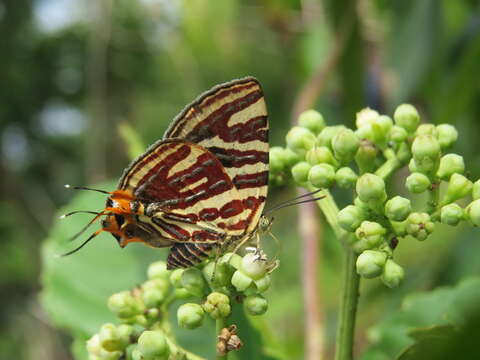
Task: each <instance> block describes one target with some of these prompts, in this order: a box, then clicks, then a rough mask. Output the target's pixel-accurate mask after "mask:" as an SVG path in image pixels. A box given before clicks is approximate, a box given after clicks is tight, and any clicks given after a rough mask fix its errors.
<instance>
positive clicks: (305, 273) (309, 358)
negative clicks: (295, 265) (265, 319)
mask: <svg viewBox="0 0 480 360" xmlns="http://www.w3.org/2000/svg"><path fill="white" fill-rule="evenodd" d="M315 210H316V208H315V205H314V204H313V203H306V204H304V206H301V207H300V210H299V229H300V235H301V237H302V240H303V254H302V258H303V261H302V266H303V269H302V277H303V301H304V306H305V313H306V314H307V316H306V319H305V359H306V360H318V359H321V358H322V357H323V356H322V354H323V353H324V352H325V344H324V338H325V334H324V332H325V331H324V327H323V325H322V324H323V319H322V318H323V316H322V312H321V311H320V309H321V307H322V306H321V300H320V296H319V294H320V291H319V289H318V278H317V271H318V265H319V258H320V254H319V248H320V247H319V237H320V236H321V228H320V226H319V224H318V221H317V216H316V211H315Z"/></svg>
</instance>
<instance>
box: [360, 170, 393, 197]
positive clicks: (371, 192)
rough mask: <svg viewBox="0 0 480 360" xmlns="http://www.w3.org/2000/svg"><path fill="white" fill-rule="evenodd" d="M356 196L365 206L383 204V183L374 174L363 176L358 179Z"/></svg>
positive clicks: (384, 193) (384, 194)
mask: <svg viewBox="0 0 480 360" xmlns="http://www.w3.org/2000/svg"><path fill="white" fill-rule="evenodd" d="M356 190H357V194H358V197H359V198H360V200H362V201H363V202H365V203H367V204H369V205H370V204H371V203H384V202H385V200H386V199H387V193H386V192H385V182H384V181H383V179H382V178H381V177H379V176H377V175H374V174H369V173H367V174H363V175H362V176H360V177H359V178H358V181H357V186H356Z"/></svg>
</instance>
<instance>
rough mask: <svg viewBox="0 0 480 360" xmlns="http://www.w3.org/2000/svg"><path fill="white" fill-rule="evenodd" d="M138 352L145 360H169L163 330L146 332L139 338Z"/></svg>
mask: <svg viewBox="0 0 480 360" xmlns="http://www.w3.org/2000/svg"><path fill="white" fill-rule="evenodd" d="M137 350H138V352H140V353H141V354H142V355H143V357H144V359H145V360H150V359H151V360H167V359H168V357H169V355H170V348H169V346H168V343H167V340H166V339H165V335H164V333H163V331H162V330H153V331H152V330H145V331H144V332H143V333H142V334H141V335H140V337H139V338H138V347H137Z"/></svg>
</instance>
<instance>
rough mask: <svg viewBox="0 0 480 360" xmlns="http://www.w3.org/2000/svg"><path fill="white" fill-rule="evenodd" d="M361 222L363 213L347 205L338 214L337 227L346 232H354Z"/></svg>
mask: <svg viewBox="0 0 480 360" xmlns="http://www.w3.org/2000/svg"><path fill="white" fill-rule="evenodd" d="M363 220H364V213H363V211H362V210H361V209H360V208H359V207H357V206H354V205H348V206H347V207H345V208H343V209H342V210H340V211H339V212H338V225H340V227H341V228H342V229H344V230H345V231H348V232H354V231H355V230H356V229H357V228H358V227H359V226H360V224H361V223H362V221H363Z"/></svg>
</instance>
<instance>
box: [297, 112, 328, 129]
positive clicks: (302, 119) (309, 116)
mask: <svg viewBox="0 0 480 360" xmlns="http://www.w3.org/2000/svg"><path fill="white" fill-rule="evenodd" d="M298 124H299V125H300V126H301V127H304V128H306V129H308V130H310V131H311V132H313V133H314V134H318V133H320V131H322V130H323V128H324V127H325V120H324V119H323V116H322V114H320V113H319V112H318V111H316V110H306V111H304V112H302V113H301V114H300V116H299V117H298Z"/></svg>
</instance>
